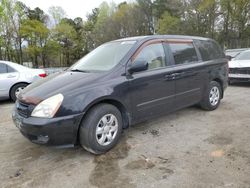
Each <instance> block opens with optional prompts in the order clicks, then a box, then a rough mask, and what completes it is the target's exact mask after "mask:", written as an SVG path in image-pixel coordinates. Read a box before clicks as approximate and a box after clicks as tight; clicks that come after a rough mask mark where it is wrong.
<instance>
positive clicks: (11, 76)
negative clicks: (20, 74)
mask: <svg viewBox="0 0 250 188" xmlns="http://www.w3.org/2000/svg"><path fill="white" fill-rule="evenodd" d="M15 77H16V75H8V76H7V78H15Z"/></svg>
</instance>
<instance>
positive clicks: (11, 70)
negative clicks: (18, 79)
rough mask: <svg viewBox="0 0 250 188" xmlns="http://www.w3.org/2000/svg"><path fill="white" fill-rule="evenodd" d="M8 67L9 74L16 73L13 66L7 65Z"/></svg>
mask: <svg viewBox="0 0 250 188" xmlns="http://www.w3.org/2000/svg"><path fill="white" fill-rule="evenodd" d="M6 66H7V71H8V72H16V70H15V69H14V68H12V67H11V66H9V65H6Z"/></svg>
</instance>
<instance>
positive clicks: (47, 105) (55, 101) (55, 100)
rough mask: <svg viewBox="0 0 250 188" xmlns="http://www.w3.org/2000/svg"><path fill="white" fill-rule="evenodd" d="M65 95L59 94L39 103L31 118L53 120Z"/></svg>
mask: <svg viewBox="0 0 250 188" xmlns="http://www.w3.org/2000/svg"><path fill="white" fill-rule="evenodd" d="M62 101H63V95H62V94H57V95H54V96H52V97H50V98H48V99H45V100H44V101H42V102H41V103H39V104H38V105H37V106H36V107H35V109H34V110H33V111H32V113H31V116H33V117H42V118H53V117H54V115H55V114H56V112H57V110H58V109H59V107H60V106H61V104H62Z"/></svg>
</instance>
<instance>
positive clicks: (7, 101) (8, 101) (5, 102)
mask: <svg viewBox="0 0 250 188" xmlns="http://www.w3.org/2000/svg"><path fill="white" fill-rule="evenodd" d="M8 104H14V102H13V101H12V100H10V99H7V100H0V105H8Z"/></svg>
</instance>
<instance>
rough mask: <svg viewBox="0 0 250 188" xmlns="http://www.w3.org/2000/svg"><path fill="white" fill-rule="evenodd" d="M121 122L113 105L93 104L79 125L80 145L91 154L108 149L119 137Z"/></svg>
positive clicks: (119, 115)
mask: <svg viewBox="0 0 250 188" xmlns="http://www.w3.org/2000/svg"><path fill="white" fill-rule="evenodd" d="M111 118H112V120H111ZM105 122H106V123H105ZM122 124H123V122H122V116H121V113H120V111H119V110H118V109H117V108H116V107H115V106H113V105H110V104H99V105H96V106H94V107H93V108H92V109H91V110H90V111H89V112H88V113H87V114H86V116H85V118H84V119H83V121H82V123H81V125H80V129H79V141H80V144H81V146H82V147H83V148H84V149H85V150H87V151H89V152H90V153H93V154H103V153H105V152H107V151H109V150H110V149H112V148H113V147H114V146H115V145H116V144H117V143H118V141H119V139H120V137H121V133H122V127H123V126H122Z"/></svg>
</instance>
